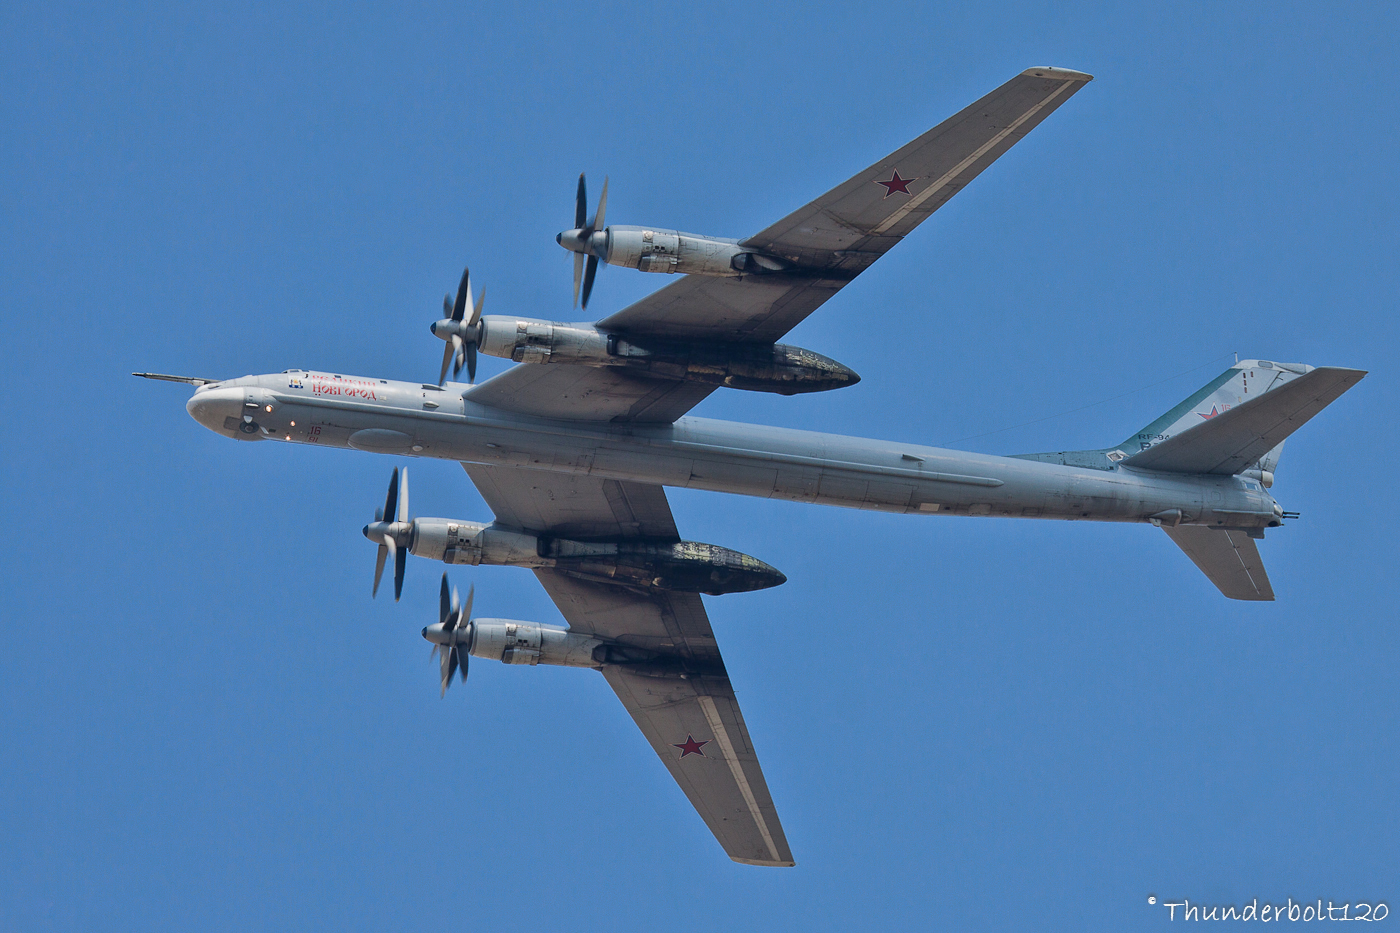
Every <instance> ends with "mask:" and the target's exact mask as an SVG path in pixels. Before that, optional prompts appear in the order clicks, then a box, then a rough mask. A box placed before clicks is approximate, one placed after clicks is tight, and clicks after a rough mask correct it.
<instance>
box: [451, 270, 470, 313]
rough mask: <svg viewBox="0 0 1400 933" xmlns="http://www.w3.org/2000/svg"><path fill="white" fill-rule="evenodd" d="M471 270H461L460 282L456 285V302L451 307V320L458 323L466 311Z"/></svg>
mask: <svg viewBox="0 0 1400 933" xmlns="http://www.w3.org/2000/svg"><path fill="white" fill-rule="evenodd" d="M471 280H472V273H471V269H463V270H462V281H461V282H460V283H458V285H457V301H456V302H455V303H454V304H453V305H452V320H454V321H460V320H461V319H462V316H463V314H465V313H466V310H467V296H468V294H470V292H471Z"/></svg>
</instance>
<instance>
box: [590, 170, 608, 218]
mask: <svg viewBox="0 0 1400 933" xmlns="http://www.w3.org/2000/svg"><path fill="white" fill-rule="evenodd" d="M607 212H608V177H607V176H606V175H604V176H603V195H602V197H600V198H598V213H596V214H594V215H593V223H591V224H589V225H588V226H589V228H590V229H591V230H602V229H603V217H604V216H605V215H606V214H607Z"/></svg>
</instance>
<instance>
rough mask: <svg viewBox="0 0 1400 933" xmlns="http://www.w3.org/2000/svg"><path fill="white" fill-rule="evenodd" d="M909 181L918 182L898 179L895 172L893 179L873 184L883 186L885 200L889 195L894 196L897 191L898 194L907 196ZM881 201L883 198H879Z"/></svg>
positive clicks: (909, 179)
mask: <svg viewBox="0 0 1400 933" xmlns="http://www.w3.org/2000/svg"><path fill="white" fill-rule="evenodd" d="M911 181H918V179H917V178H900V177H899V171H898V170H896V171H895V173H894V177H893V178H891V179H890V180H889V181H879V180H877V181H876V182H875V184H877V185H884V186H885V197H886V198H887V197H889V196H890V195H892V194H894V193H895V192H896V191H898V192H899V193H900V194H908V193H909V183H910V182H911ZM881 200H884V198H881Z"/></svg>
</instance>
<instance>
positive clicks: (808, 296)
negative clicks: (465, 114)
mask: <svg viewBox="0 0 1400 933" xmlns="http://www.w3.org/2000/svg"><path fill="white" fill-rule="evenodd" d="M1091 80H1093V79H1092V77H1091V76H1090V75H1087V74H1083V73H1081V72H1078V71H1067V70H1064V69H1059V68H1032V69H1029V70H1027V71H1025V72H1022V73H1021V74H1019V75H1017V76H1016V77H1014V78H1012V79H1011V80H1010V81H1008V82H1006V83H1005V84H1003V85H1002V86H1001V87H999V88H997V89H996V90H994V91H992V92H991V93H990V94H988V95H986V96H985V97H983V98H982V99H981V100H979V101H977V102H976V103H973V104H972V105H970V106H968V107H966V108H964V109H963V110H962V111H961V112H959V113H957V114H955V115H954V116H952V117H949V118H948V119H947V120H944V121H943V122H942V123H940V124H938V125H937V126H935V127H934V128H933V129H931V130H929V131H928V132H927V133H924V134H923V135H922V136H920V137H919V138H918V139H915V140H914V141H913V142H911V143H909V144H908V145H906V146H903V147H902V148H900V149H897V150H896V151H894V152H892V153H890V154H889V155H888V156H886V157H885V158H883V159H881V160H880V161H878V162H876V163H875V164H874V165H871V166H870V167H869V168H866V169H865V170H863V171H861V172H859V173H857V174H856V175H854V176H852V177H851V178H849V179H848V180H846V181H845V182H843V183H842V184H840V185H837V186H836V187H835V188H833V189H831V190H830V191H828V192H827V193H826V194H824V195H822V196H821V197H819V198H817V199H816V200H815V201H812V202H811V203H810V204H807V205H806V206H804V207H802V208H800V209H798V210H796V211H794V212H793V213H791V214H789V215H788V216H787V217H784V218H783V219H782V220H780V221H778V222H777V223H775V224H773V225H772V226H770V227H768V228H767V229H765V230H763V231H761V232H759V233H757V234H755V235H754V236H752V237H749V238H748V239H747V240H744V241H743V243H742V245H744V246H747V247H752V248H753V249H755V250H758V251H761V252H763V253H766V254H769V255H771V256H774V257H776V258H778V259H779V260H781V261H783V262H785V263H789V264H790V267H789V269H788V271H783V272H773V273H765V274H761V275H743V276H735V277H714V276H703V275H688V276H684V277H683V278H681V279H678V280H677V281H675V282H673V283H671V284H670V285H668V286H666V287H665V288H662V289H660V290H659V291H656V292H654V293H652V294H651V295H648V296H647V297H645V298H643V299H642V300H640V301H638V302H635V303H634V304H632V305H629V306H628V307H626V308H623V309H622V310H621V311H618V312H617V313H616V314H612V315H610V316H608V317H606V318H603V319H602V320H601V321H599V322H598V324H597V326H598V327H599V328H600V329H602V330H605V331H607V332H609V333H619V334H631V335H634V336H650V337H662V338H667V339H673V340H705V341H727V342H743V343H764V344H768V343H772V342H774V341H776V340H778V339H779V338H780V337H782V336H783V335H784V334H786V333H787V332H788V331H790V330H792V328H794V327H796V326H797V325H798V324H799V323H800V322H801V321H802V320H803V319H804V318H806V317H807V315H809V314H811V313H812V312H813V311H815V310H816V309H817V308H819V307H821V305H822V304H823V303H825V302H826V301H827V299H829V298H831V297H832V296H833V295H835V294H836V293H837V292H838V291H840V290H841V289H842V288H843V287H844V286H845V285H846V284H847V283H848V282H850V281H851V280H852V279H854V278H855V277H856V276H857V275H859V274H860V273H861V272H863V271H865V270H866V269H868V268H869V267H870V266H871V264H873V263H874V262H875V260H877V259H879V258H880V257H881V256H883V255H884V254H885V253H886V252H888V251H889V250H890V249H891V248H892V247H893V246H894V245H895V244H896V243H898V242H899V241H900V240H901V239H903V237H904V236H905V235H906V234H908V233H909V232H911V231H912V230H913V229H914V228H915V227H917V226H918V225H919V224H920V223H922V222H923V221H924V219H925V218H927V217H928V216H929V215H930V214H932V213H933V212H934V211H936V210H938V208H939V207H941V206H943V204H945V203H946V202H947V201H948V199H949V198H951V197H952V196H953V195H954V194H956V193H957V192H958V191H960V190H962V188H963V186H964V185H966V184H967V183H968V182H970V181H972V179H974V178H976V177H977V176H978V175H979V174H981V172H982V171H983V169H985V168H986V167H987V166H988V165H991V164H992V163H993V162H994V161H996V160H997V159H998V158H999V157H1000V156H1001V155H1002V154H1003V153H1004V152H1006V151H1007V150H1008V149H1010V148H1011V147H1012V146H1013V145H1015V144H1016V142H1017V141H1018V140H1020V139H1021V138H1022V137H1024V136H1025V135H1026V134H1027V133H1029V132H1030V131H1031V130H1032V129H1034V128H1035V127H1036V126H1037V125H1038V124H1039V123H1040V121H1041V120H1044V119H1045V118H1046V117H1047V116H1049V115H1050V114H1051V113H1053V112H1054V111H1055V109H1056V108H1057V107H1059V106H1060V105H1061V104H1063V103H1064V102H1065V101H1066V100H1068V99H1069V98H1070V97H1071V96H1073V95H1074V93H1075V92H1076V91H1078V90H1079V89H1080V88H1082V87H1083V86H1084V85H1085V84H1086V83H1087V82H1089V81H1091ZM712 391H714V390H713V387H710V386H701V385H695V384H677V383H676V382H674V381H668V380H665V379H661V378H657V377H652V376H642V375H637V374H634V373H630V372H626V371H623V370H619V369H606V368H597V367H588V366H570V365H559V364H550V365H547V366H516V367H514V368H512V369H510V370H507V371H506V372H504V373H502V374H501V375H499V376H496V377H494V378H492V379H489V380H487V381H486V382H484V383H482V384H481V385H479V386H477V387H476V388H475V389H472V390H471V391H470V392H469V393H468V395H467V398H469V399H470V400H471V401H473V402H479V403H481V404H483V405H491V406H494V407H497V408H503V409H506V410H509V411H516V412H521V413H524V414H536V415H540V416H542V417H550V418H565V419H570V418H571V419H579V420H589V421H649V422H663V423H665V422H670V421H674V420H675V419H676V418H679V417H680V416H682V415H684V414H685V413H686V412H687V411H689V410H690V409H691V408H692V407H694V406H695V405H697V404H699V403H700V401H701V400H702V399H704V398H705V397H706V396H707V395H709V394H710V392H712Z"/></svg>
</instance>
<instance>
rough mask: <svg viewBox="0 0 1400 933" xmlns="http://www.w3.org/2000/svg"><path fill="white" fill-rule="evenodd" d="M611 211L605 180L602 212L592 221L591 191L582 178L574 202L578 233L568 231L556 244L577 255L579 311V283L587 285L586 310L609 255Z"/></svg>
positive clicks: (599, 208)
mask: <svg viewBox="0 0 1400 933" xmlns="http://www.w3.org/2000/svg"><path fill="white" fill-rule="evenodd" d="M607 210H608V179H607V178H606V177H605V178H604V179H603V194H602V196H601V197H600V198H598V212H597V213H596V214H594V215H593V219H592V220H589V219H588V189H587V186H586V184H585V183H584V179H583V175H582V174H580V175H579V176H578V196H577V198H576V199H575V201H574V229H572V230H565V231H564V232H563V233H561V234H559V235H558V236H556V237H555V238H554V240H555V242H556V243H558V244H559V245H560V246H562V247H564V248H565V249H567V250H569V251H570V252H572V253H573V254H574V307H576V308H577V307H578V292H579V282H580V280H582V282H583V306H584V307H585V308H586V307H588V296H589V295H590V294H591V293H592V292H593V277H594V276H596V275H597V274H598V260H599V259H606V258H607V255H608V234H607V231H606V230H605V229H604V224H603V220H604V217H605V216H606V214H607ZM585 253H586V254H587V255H588V263H587V265H588V271H587V272H585V271H584V254H585Z"/></svg>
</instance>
